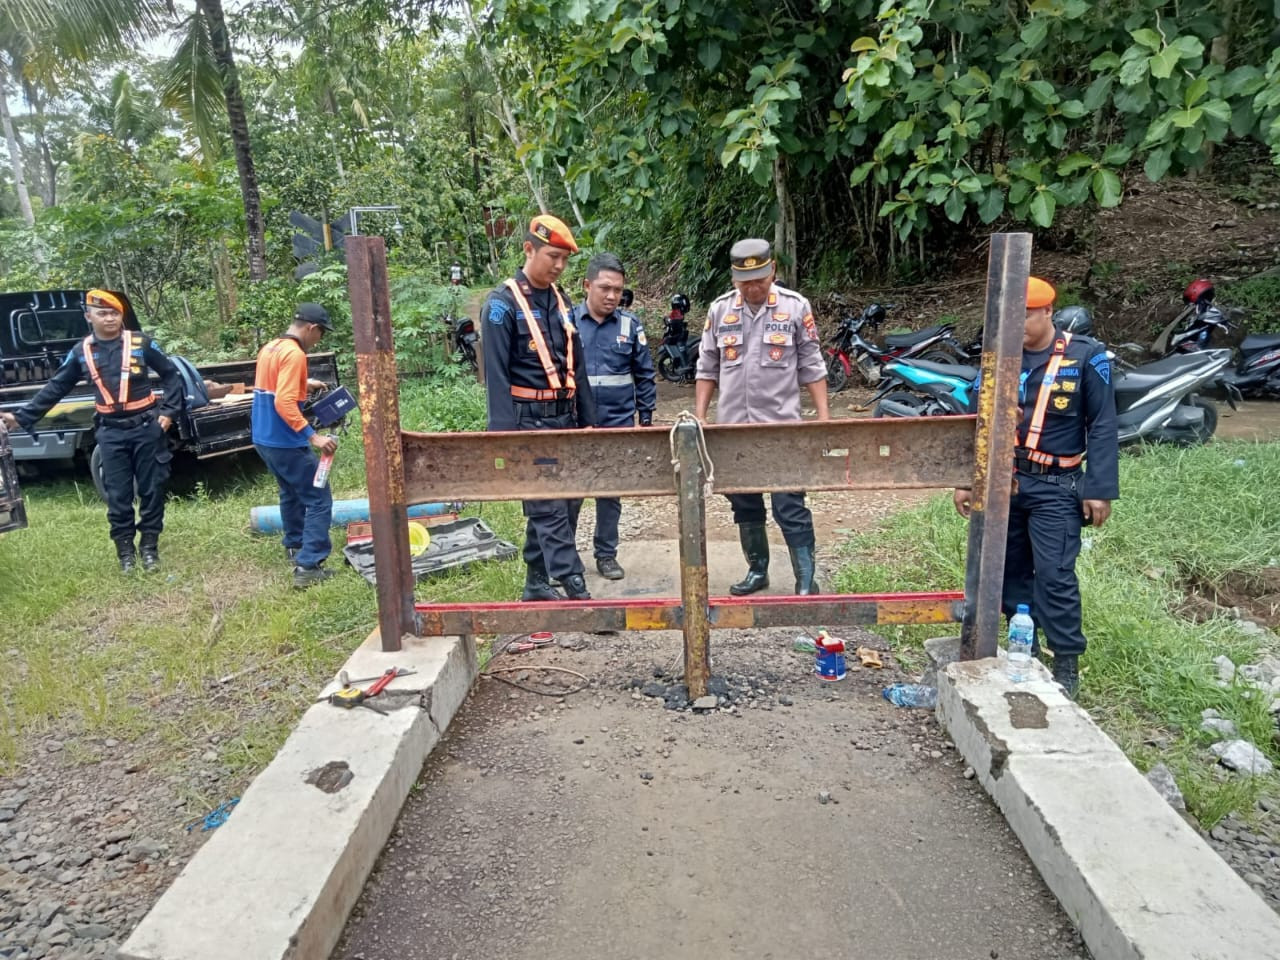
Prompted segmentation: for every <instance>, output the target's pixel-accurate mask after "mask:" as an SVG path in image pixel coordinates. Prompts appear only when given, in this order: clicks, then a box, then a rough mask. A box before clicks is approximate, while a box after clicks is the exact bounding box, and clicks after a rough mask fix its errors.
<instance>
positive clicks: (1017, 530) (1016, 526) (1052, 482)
mask: <svg viewBox="0 0 1280 960" xmlns="http://www.w3.org/2000/svg"><path fill="white" fill-rule="evenodd" d="M1017 478H1018V489H1017V492H1016V493H1015V494H1014V495H1013V499H1012V500H1011V502H1010V504H1009V536H1008V539H1007V541H1006V546H1005V557H1004V595H1003V600H1002V607H1003V609H1004V612H1005V615H1006V616H1013V614H1014V613H1015V612H1016V610H1017V607H1018V604H1020V603H1025V604H1029V605H1030V607H1031V617H1032V619H1033V620H1035V622H1036V626H1038V627H1039V628H1040V630H1041V632H1043V633H1044V637H1045V642H1046V643H1047V644H1048V647H1049V649H1050V650H1052V651H1053V652H1054V653H1060V654H1072V653H1075V654H1080V653H1084V648H1085V639H1084V633H1083V632H1081V629H1080V581H1079V580H1078V579H1077V578H1076V557H1078V556H1079V555H1080V527H1081V525H1082V523H1083V519H1084V512H1083V508H1082V506H1081V502H1080V494H1079V492H1078V490H1079V486H1080V481H1081V479H1082V474H1081V473H1080V471H1078V470H1077V471H1075V472H1074V473H1068V474H1055V475H1045V474H1026V473H1019V474H1017Z"/></svg>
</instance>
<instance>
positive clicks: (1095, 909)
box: [938, 658, 1280, 960]
mask: <svg viewBox="0 0 1280 960" xmlns="http://www.w3.org/2000/svg"><path fill="white" fill-rule="evenodd" d="M1033 666H1034V668H1035V672H1034V677H1033V678H1032V679H1031V680H1029V681H1027V682H1024V683H1016V684H1015V683H1013V682H1012V681H1011V680H1009V678H1008V675H1007V674H1006V672H1005V668H1004V661H1003V660H999V659H994V658H993V659H988V660H974V661H969V662H966V663H953V664H950V665H948V666H946V667H945V668H942V669H940V671H939V674H938V679H939V686H938V717H939V719H940V720H941V722H942V724H943V725H944V726H945V727H946V728H947V730H948V732H949V733H950V734H951V737H952V740H954V742H955V744H956V748H957V749H958V750H959V751H960V753H961V754H962V755H963V756H964V757H965V759H966V760H967V761H968V762H969V763H970V764H971V765H972V766H973V768H974V770H975V771H976V772H977V776H978V779H979V781H980V782H981V783H982V785H983V787H985V788H986V790H987V792H988V793H989V794H990V795H991V797H992V799H993V800H995V801H996V803H997V805H998V806H999V807H1000V810H1001V812H1003V814H1004V816H1005V819H1006V820H1008V822H1009V825H1010V826H1011V827H1012V828H1013V831H1014V833H1016V834H1017V835H1018V839H1019V840H1021V841H1022V845H1023V847H1025V848H1026V851H1027V854H1028V856H1030V858H1031V861H1032V862H1033V863H1034V864H1035V865H1036V869H1037V870H1039V872H1040V875H1041V876H1042V877H1043V878H1044V881H1045V883H1046V884H1047V885H1048V887H1049V889H1050V890H1052V891H1053V894H1054V896H1056V897H1057V898H1058V901H1059V902H1060V903H1061V904H1062V907H1063V909H1064V910H1065V911H1066V912H1067V914H1068V916H1070V917H1071V918H1072V920H1073V921H1074V922H1075V923H1076V925H1077V926H1078V927H1079V928H1080V932H1081V934H1082V935H1083V936H1084V940H1085V943H1087V944H1088V946H1089V949H1090V951H1091V952H1092V953H1093V955H1094V956H1095V957H1098V958H1099V960H1142V958H1146V960H1151V958H1165V957H1169V958H1172V957H1185V958H1189V960H1191V958H1194V960H1241V958H1244V957H1258V958H1262V957H1278V956H1280V917H1277V916H1276V914H1275V913H1274V912H1273V911H1272V910H1271V909H1270V908H1269V907H1268V906H1267V905H1266V904H1265V903H1264V902H1263V901H1262V899H1261V898H1260V897H1258V896H1257V895H1256V894H1255V893H1254V892H1253V891H1252V890H1251V889H1250V888H1249V886H1248V884H1246V883H1245V882H1244V881H1243V880H1242V879H1240V877H1239V876H1237V875H1236V873H1235V871H1233V870H1232V869H1231V868H1230V867H1229V866H1227V864H1226V862H1225V861H1223V860H1222V858H1221V857H1219V856H1218V855H1217V854H1216V853H1214V851H1213V850H1212V849H1211V848H1210V847H1209V846H1208V844H1206V843H1204V841H1202V840H1201V839H1200V837H1199V835H1198V834H1196V832H1195V831H1194V830H1193V829H1192V828H1191V827H1190V826H1189V825H1188V824H1187V823H1186V821H1184V820H1183V819H1182V817H1181V816H1179V815H1178V814H1177V813H1176V812H1175V811H1174V810H1173V808H1172V807H1170V806H1169V804H1168V803H1166V802H1165V800H1164V798H1162V797H1161V796H1160V795H1159V794H1158V793H1157V792H1156V791H1155V788H1153V787H1152V786H1151V785H1150V784H1149V783H1147V781H1146V779H1145V778H1144V777H1143V776H1142V775H1141V774H1140V773H1138V771H1137V770H1136V769H1135V768H1134V767H1133V765H1132V764H1130V763H1129V761H1128V759H1127V758H1126V757H1125V755H1124V753H1123V752H1122V751H1121V750H1120V748H1119V747H1118V746H1116V744H1115V743H1114V742H1113V741H1112V740H1111V739H1110V738H1109V737H1108V736H1107V735H1106V734H1104V733H1103V732H1102V731H1101V730H1100V729H1098V727H1097V726H1095V725H1094V723H1093V721H1092V720H1091V719H1090V717H1089V715H1088V714H1087V713H1085V711H1084V710H1082V709H1081V708H1080V707H1078V706H1076V705H1075V704H1074V703H1072V702H1071V701H1070V700H1068V699H1067V698H1066V697H1065V696H1064V695H1063V693H1062V690H1061V688H1059V687H1058V686H1057V684H1055V683H1053V681H1052V679H1051V678H1050V676H1049V672H1048V671H1047V670H1045V668H1044V667H1043V666H1042V665H1040V664H1039V663H1036V664H1034V665H1033Z"/></svg>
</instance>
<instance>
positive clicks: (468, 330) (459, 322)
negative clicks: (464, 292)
mask: <svg viewBox="0 0 1280 960" xmlns="http://www.w3.org/2000/svg"><path fill="white" fill-rule="evenodd" d="M444 321H445V323H446V324H448V326H449V347H450V349H451V352H452V353H453V356H454V357H455V358H456V359H457V360H458V362H459V363H464V364H466V365H467V366H468V367H470V368H471V369H472V370H478V369H479V363H478V362H477V360H476V343H478V342H479V340H480V334H478V333H477V332H476V323H475V321H474V320H472V319H471V318H470V317H452V316H450V317H445V318H444Z"/></svg>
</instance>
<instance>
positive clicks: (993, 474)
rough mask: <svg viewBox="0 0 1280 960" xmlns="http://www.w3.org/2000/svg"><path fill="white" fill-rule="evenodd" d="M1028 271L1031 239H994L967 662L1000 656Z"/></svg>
mask: <svg viewBox="0 0 1280 960" xmlns="http://www.w3.org/2000/svg"><path fill="white" fill-rule="evenodd" d="M1030 273H1031V234H1029V233H997V234H993V235H992V237H991V257H990V260H989V261H988V263H987V305H986V316H985V323H984V326H983V340H982V387H981V389H980V390H979V392H978V425H977V436H976V437H975V440H974V473H973V512H972V513H971V514H970V516H969V545H968V556H967V560H966V566H965V577H964V593H965V612H964V620H963V621H962V624H961V627H960V658H961V659H962V660H972V659H974V658H976V657H994V656H995V655H996V645H997V636H998V634H999V629H1000V595H1001V591H1002V587H1003V582H1004V553H1005V539H1006V536H1007V535H1008V531H1009V498H1010V494H1011V489H1012V486H1013V448H1014V438H1015V431H1016V430H1017V423H1018V379H1019V376H1020V375H1021V372H1022V332H1023V328H1024V326H1025V325H1026V315H1027V313H1026V311H1027V277H1028V276H1029V275H1030Z"/></svg>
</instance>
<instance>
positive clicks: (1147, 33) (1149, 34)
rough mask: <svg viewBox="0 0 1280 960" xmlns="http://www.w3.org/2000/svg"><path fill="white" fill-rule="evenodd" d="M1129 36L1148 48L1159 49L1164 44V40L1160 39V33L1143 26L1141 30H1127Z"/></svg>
mask: <svg viewBox="0 0 1280 960" xmlns="http://www.w3.org/2000/svg"><path fill="white" fill-rule="evenodd" d="M1129 36H1131V37H1133V39H1134V40H1136V41H1137V42H1138V43H1140V44H1142V45H1143V46H1144V47H1146V48H1147V49H1148V50H1159V49H1160V48H1161V47H1162V46H1164V41H1163V40H1161V39H1160V34H1158V33H1156V32H1155V31H1154V30H1150V29H1148V28H1146V27H1143V28H1142V29H1141V30H1131V31H1129Z"/></svg>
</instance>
